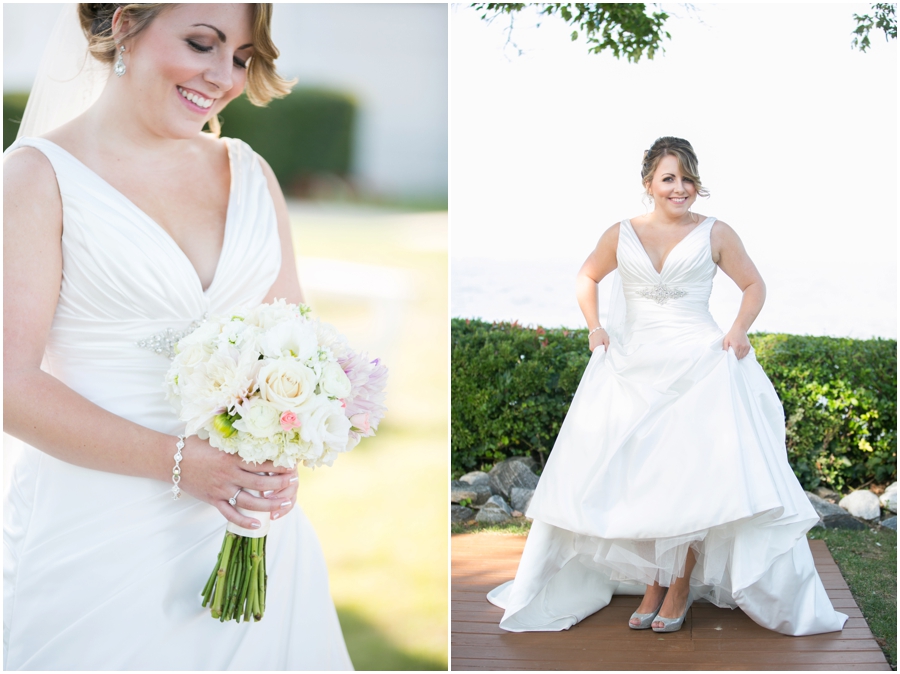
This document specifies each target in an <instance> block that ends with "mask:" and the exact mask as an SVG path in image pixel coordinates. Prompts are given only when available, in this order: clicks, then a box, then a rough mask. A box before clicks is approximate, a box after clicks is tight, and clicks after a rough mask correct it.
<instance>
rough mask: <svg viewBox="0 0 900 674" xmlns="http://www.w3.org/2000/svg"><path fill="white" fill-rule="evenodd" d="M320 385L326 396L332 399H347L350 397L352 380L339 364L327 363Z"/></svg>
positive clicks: (323, 369)
mask: <svg viewBox="0 0 900 674" xmlns="http://www.w3.org/2000/svg"><path fill="white" fill-rule="evenodd" d="M319 385H320V386H321V387H322V391H323V392H324V393H325V395H328V396H331V397H332V398H346V397H347V396H348V395H350V389H351V385H350V379H349V377H347V375H346V374H345V373H344V370H343V368H342V367H341V366H340V365H338V364H337V363H333V362H329V363H325V366H324V367H323V368H322V377H321V379H319Z"/></svg>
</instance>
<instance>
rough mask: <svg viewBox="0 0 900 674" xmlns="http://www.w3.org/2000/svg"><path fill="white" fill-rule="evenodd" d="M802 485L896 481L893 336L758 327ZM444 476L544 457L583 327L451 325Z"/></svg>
mask: <svg viewBox="0 0 900 674" xmlns="http://www.w3.org/2000/svg"><path fill="white" fill-rule="evenodd" d="M750 342H751V344H752V345H753V349H754V351H755V352H756V358H757V360H758V361H759V363H760V365H761V366H762V367H763V369H764V370H765V372H766V374H767V375H768V376H769V379H771V380H772V383H773V384H774V386H775V390H776V392H777V393H778V396H779V398H780V399H781V403H782V405H783V406H784V411H785V417H786V436H787V450H788V460H789V461H790V463H791V466H792V468H793V469H794V474H795V475H796V476H797V478H798V479H799V481H800V484H801V485H803V488H804V489H814V488H815V487H817V486H819V485H827V486H829V487H831V488H833V489H836V490H838V491H840V490H842V489H844V488H846V487H859V486H861V485H863V484H864V483H866V482H869V481H874V482H877V483H884V482H888V481H893V480H896V479H897V460H896V459H897V398H896V391H897V342H896V340H888V339H869V340H859V339H846V338H834V337H808V336H800V335H785V334H767V333H756V334H752V335H750ZM451 344H452V346H451V349H452V350H451V361H452V362H451V396H452V401H453V404H452V412H451V424H452V426H451V438H452V440H451V447H452V468H453V472H454V474H459V473H462V472H465V471H468V470H475V469H479V468H483V467H486V466H488V465H490V464H493V463H494V462H496V461H500V460H503V459H505V458H508V457H510V456H516V455H520V456H521V455H530V456H534V457H535V458H537V459H540V460H541V462H542V463H543V461H545V460H546V457H547V455H548V454H549V453H550V450H551V449H552V447H553V443H554V441H555V439H556V435H557V433H558V432H559V428H560V425H561V424H562V420H563V418H564V417H565V415H566V412H567V411H568V409H569V403H570V402H571V400H572V396H574V395H575V389H576V388H577V386H578V382H579V381H580V380H581V375H582V373H583V372H584V368H585V367H586V366H587V362H588V359H589V357H590V352H589V351H588V348H587V330H565V329H553V330H545V329H543V328H540V327H539V328H536V329H534V328H525V327H522V326H520V325H518V324H516V323H513V324H510V323H494V324H491V323H485V322H483V321H479V320H468V319H462V318H454V319H453V320H452V322H451Z"/></svg>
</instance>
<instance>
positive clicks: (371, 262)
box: [292, 207, 449, 670]
mask: <svg viewBox="0 0 900 674" xmlns="http://www.w3.org/2000/svg"><path fill="white" fill-rule="evenodd" d="M292 224H293V225H294V230H293V234H294V245H295V249H296V251H297V252H298V255H299V259H298V270H299V274H300V281H301V285H303V287H304V290H305V294H306V299H307V302H308V303H309V304H310V306H311V307H312V308H313V311H314V312H315V313H316V314H317V315H318V316H320V317H321V318H322V319H323V320H326V321H328V322H330V323H332V324H333V325H335V327H337V329H338V330H339V331H341V332H342V333H344V334H345V335H346V336H347V338H348V340H349V342H350V344H351V345H352V346H353V347H355V348H358V349H361V350H367V351H368V352H369V353H370V354H371V355H372V356H379V357H381V358H382V360H383V362H384V363H385V364H386V365H387V367H388V369H389V372H390V374H389V378H388V396H387V400H386V403H385V404H386V405H387V407H388V413H387V415H386V416H385V420H384V421H383V422H382V425H381V427H380V428H379V432H378V435H377V436H376V437H375V438H369V439H366V440H363V442H362V443H361V444H360V445H359V446H358V447H357V448H356V449H354V450H353V451H352V452H350V453H349V454H346V455H344V456H341V457H339V458H338V460H337V461H336V462H335V465H334V466H333V467H332V468H320V469H317V470H315V471H311V470H301V471H300V473H301V474H300V482H299V484H300V488H299V496H298V502H299V504H300V506H301V507H302V508H303V510H304V512H305V513H306V514H307V516H308V517H309V519H310V520H311V521H312V523H313V526H314V527H315V529H316V532H317V534H318V536H319V539H320V541H321V543H322V548H323V550H324V553H325V558H326V561H327V563H328V569H329V574H330V578H329V580H330V586H331V594H332V597H333V598H334V601H335V605H336V606H337V610H338V616H339V617H340V621H341V626H342V628H343V631H344V638H345V640H346V642H347V648H348V650H349V651H350V657H351V659H352V660H353V664H354V666H355V667H356V669H364V670H372V669H376V670H435V669H442V670H446V669H447V661H448V658H447V655H448V654H447V648H448V641H447V627H448V626H447V614H448V604H447V597H448V592H447V589H448V579H447V567H448V563H447V559H448V547H447V541H448V527H447V502H448V501H449V493H448V490H449V485H448V474H449V461H448V444H449V443H448V435H447V433H448V430H447V419H448V417H447V415H448V398H447V396H448V393H447V389H448V387H447V371H448V358H449V356H448V353H449V350H448V332H449V323H448V320H447V315H448V310H447V250H446V246H447V216H446V213H444V214H425V215H416V214H390V213H383V212H378V211H369V212H361V211H353V210H346V209H341V210H340V211H328V210H327V209H325V210H320V209H317V208H315V207H312V208H306V209H292ZM323 261H324V263H325V267H322V266H321V264H322V263H323ZM332 263H338V268H339V269H341V270H343V269H345V268H344V267H340V266H339V265H340V264H344V263H350V265H351V266H350V267H347V268H346V269H347V274H355V273H362V278H360V280H359V285H360V286H362V291H363V292H360V293H358V294H354V288H353V287H351V288H350V289H349V290H347V289H345V290H343V291H342V290H341V289H340V288H334V289H333V288H332V287H331V286H330V285H329V284H330V283H332V281H334V278H332V279H331V281H329V280H328V278H326V277H327V276H328V265H329V264H332ZM352 265H360V266H359V267H358V268H354V267H352ZM382 271H386V272H390V274H392V275H393V277H392V278H393V279H394V281H396V282H397V283H399V284H400V285H401V286H402V288H401V289H402V290H403V292H401V293H400V296H399V298H394V299H390V298H387V299H386V298H384V297H377V296H366V292H365V290H366V288H365V285H366V284H367V282H368V279H367V278H366V277H365V274H367V273H372V272H375V273H379V272H382ZM317 274H321V277H317ZM342 274H343V271H342V272H341V273H340V274H338V278H339V280H345V279H343V276H342ZM332 285H333V284H332Z"/></svg>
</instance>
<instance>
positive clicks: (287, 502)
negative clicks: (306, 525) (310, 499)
mask: <svg viewBox="0 0 900 674" xmlns="http://www.w3.org/2000/svg"><path fill="white" fill-rule="evenodd" d="M289 505H291V502H290V501H285V502H284V503H282V504H281V507H282V508H287V507H288V506H289Z"/></svg>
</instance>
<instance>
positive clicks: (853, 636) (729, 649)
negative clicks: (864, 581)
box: [450, 534, 890, 671]
mask: <svg viewBox="0 0 900 674" xmlns="http://www.w3.org/2000/svg"><path fill="white" fill-rule="evenodd" d="M524 545H525V537H523V536H511V535H501V534H457V535H454V536H453V537H452V538H451V564H452V583H451V625H450V635H451V667H452V669H455V670H460V671H470V670H471V671H476V670H482V671H483V670H496V671H506V670H612V669H619V670H629V671H641V670H650V669H653V670H660V671H671V670H696V671H699V670H842V671H856V670H869V671H872V670H890V667H889V665H888V663H887V661H886V660H885V657H884V654H883V652H882V650H881V648H880V647H879V646H878V644H877V643H876V641H875V639H874V637H873V636H872V633H871V631H870V630H869V627H868V625H867V624H866V622H865V619H864V618H863V616H862V612H861V611H860V610H859V607H858V606H857V605H856V602H855V601H854V600H853V596H852V595H851V593H850V590H849V588H848V587H847V583H846V581H845V580H844V578H843V576H841V573H840V571H839V569H838V567H837V565H836V564H835V563H834V560H833V559H832V557H831V554H830V553H829V552H828V548H827V546H826V545H825V543H824V541H810V550H811V551H812V553H813V560H814V561H815V564H816V568H817V569H818V571H819V575H820V577H821V578H822V584H823V585H824V586H825V590H826V592H827V593H828V596H829V597H830V598H831V601H832V603H833V604H834V607H835V608H836V609H837V610H839V611H843V612H844V613H846V614H847V615H848V616H850V617H849V619H848V621H847V623H846V625H845V626H844V629H843V631H841V632H832V633H829V634H816V635H812V636H807V637H791V636H786V635H783V634H778V633H777V632H772V631H770V630H767V629H765V628H763V627H760V626H759V625H757V624H756V623H755V622H753V621H752V620H751V619H750V618H749V617H748V616H747V615H746V614H745V613H744V612H743V611H741V610H740V609H733V610H732V609H727V608H725V609H723V608H719V607H717V606H714V605H713V604H710V603H709V602H707V601H703V600H701V601H697V602H695V603H694V604H693V606H692V607H691V610H690V613H689V614H688V617H687V618H686V619H685V623H684V626H683V627H682V629H681V630H680V631H678V632H673V633H671V634H665V635H663V634H656V633H654V632H652V631H649V630H647V631H641V630H632V629H629V628H628V624H627V622H628V617H629V616H630V615H631V613H632V611H634V610H635V608H637V606H638V604H639V603H640V597H637V596H628V595H616V596H614V597H613V598H612V600H611V601H610V603H609V606H607V607H606V608H604V609H603V610H601V611H598V612H597V613H595V614H593V615H591V616H588V617H587V618H585V619H584V620H583V621H581V622H580V623H579V624H577V625H575V626H574V627H573V628H572V629H569V630H563V631H561V632H527V633H522V634H517V633H513V632H507V631H505V630H502V629H500V627H499V622H500V617H501V616H502V615H503V610H502V609H500V608H498V607H496V606H494V605H492V604H491V603H489V602H488V601H487V599H486V598H485V595H486V593H487V592H488V591H489V590H491V589H493V588H494V587H496V586H497V585H499V584H501V583H503V582H505V581H507V580H510V579H512V578H513V577H514V576H515V572H516V568H517V567H518V563H519V558H520V557H521V554H522V549H523V547H524Z"/></svg>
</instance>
